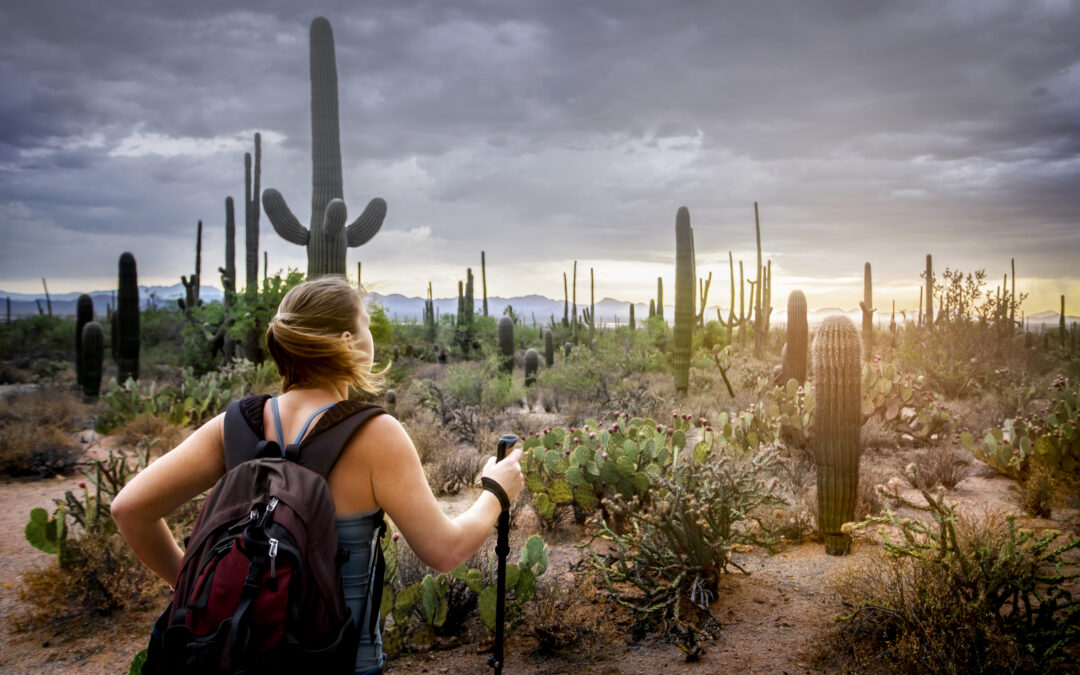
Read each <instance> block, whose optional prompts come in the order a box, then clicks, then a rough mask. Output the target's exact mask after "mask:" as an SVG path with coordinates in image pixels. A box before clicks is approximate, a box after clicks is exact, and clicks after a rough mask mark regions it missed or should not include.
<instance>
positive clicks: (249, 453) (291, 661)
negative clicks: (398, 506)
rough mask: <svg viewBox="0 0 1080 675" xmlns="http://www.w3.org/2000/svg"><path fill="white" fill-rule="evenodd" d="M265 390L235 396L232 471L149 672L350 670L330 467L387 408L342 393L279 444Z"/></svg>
mask: <svg viewBox="0 0 1080 675" xmlns="http://www.w3.org/2000/svg"><path fill="white" fill-rule="evenodd" d="M267 398H268V397H267V396H265V395H264V396H252V397H248V398H245V399H242V400H240V401H234V402H233V403H232V404H231V405H230V406H229V408H228V410H227V411H226V413H225V466H226V472H225V475H224V476H222V477H221V479H220V480H219V481H218V482H217V485H215V486H214V489H213V491H212V492H211V493H210V496H209V497H208V498H207V500H206V503H205V504H204V505H203V508H202V511H201V512H200V513H199V518H198V520H197V521H196V523H195V528H194V530H193V531H192V534H191V537H190V538H189V540H188V542H187V548H186V551H185V553H184V559H183V562H182V563H181V567H180V575H179V577H178V578H177V581H176V591H175V594H174V596H173V601H172V604H171V605H170V606H169V608H168V609H166V611H165V613H164V614H163V615H162V616H161V618H160V619H158V622H157V624H156V625H155V626H154V632H153V635H152V637H151V640H150V646H149V648H148V650H147V661H146V664H145V665H144V666H143V672H144V673H217V672H220V673H279V672H280V673H294V672H302V671H307V672H316V673H352V672H353V667H354V663H355V659H356V645H357V630H356V626H355V624H354V622H353V619H352V616H351V614H350V612H349V609H348V608H347V607H346V605H345V595H344V590H343V586H342V580H341V565H342V564H343V563H344V562H345V560H346V559H347V558H348V551H347V550H345V549H341V548H339V547H338V540H337V524H336V518H335V510H334V502H333V498H332V497H331V495H330V490H329V488H328V487H327V484H326V479H325V477H326V476H327V475H328V474H329V473H330V470H331V469H332V468H333V466H334V463H335V462H336V461H337V459H338V456H339V455H340V454H341V451H342V450H343V449H344V447H345V445H346V444H347V443H348V441H349V439H350V438H351V437H352V435H353V433H355V432H356V430H357V429H359V428H360V426H361V425H363V424H364V423H365V422H367V421H368V420H370V419H371V418H373V417H375V416H377V415H379V414H381V413H383V412H385V411H384V410H383V409H382V408H380V407H378V406H374V405H365V404H359V403H355V402H353V401H341V402H339V403H336V404H334V405H333V406H332V407H330V408H329V409H328V410H326V413H325V414H324V415H323V417H322V418H321V419H320V420H319V422H318V424H316V426H315V428H314V429H312V432H311V433H310V434H309V435H308V436H307V437H305V438H303V440H302V441H301V442H300V443H299V445H296V444H290V445H288V446H286V448H285V449H284V450H282V449H281V447H280V446H279V445H278V444H277V443H275V442H273V441H267V440H264V439H263V420H262V418H263V407H264V405H265V403H266V399H267ZM309 422H310V420H309ZM305 430H306V427H305ZM301 436H303V434H301ZM384 527H385V521H384ZM379 553H381V551H380V552H379ZM379 586H380V590H381V584H380V585H379Z"/></svg>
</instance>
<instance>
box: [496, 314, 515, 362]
mask: <svg viewBox="0 0 1080 675" xmlns="http://www.w3.org/2000/svg"><path fill="white" fill-rule="evenodd" d="M498 337H499V354H500V355H501V356H502V367H503V371H505V372H507V373H509V372H511V371H513V369H514V320H513V319H511V318H510V317H508V316H504V317H501V318H500V319H499V326H498Z"/></svg>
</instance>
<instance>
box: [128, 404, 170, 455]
mask: <svg viewBox="0 0 1080 675" xmlns="http://www.w3.org/2000/svg"><path fill="white" fill-rule="evenodd" d="M115 434H116V436H117V437H118V438H119V441H120V444H121V445H122V446H123V447H126V448H135V447H139V446H140V445H147V446H152V447H153V448H154V450H155V451H156V452H157V453H158V454H161V453H165V452H168V451H169V450H172V449H173V448H175V447H176V446H177V445H179V444H180V442H181V441H182V440H184V432H183V431H182V430H181V429H180V428H179V427H177V426H176V425H175V424H172V423H171V422H169V421H168V420H167V419H164V418H161V417H158V416H157V415H154V414H152V413H148V412H144V413H142V414H140V415H138V416H136V417H134V418H133V419H131V420H129V421H127V422H125V423H124V424H122V425H120V426H119V427H117V428H116V430H115Z"/></svg>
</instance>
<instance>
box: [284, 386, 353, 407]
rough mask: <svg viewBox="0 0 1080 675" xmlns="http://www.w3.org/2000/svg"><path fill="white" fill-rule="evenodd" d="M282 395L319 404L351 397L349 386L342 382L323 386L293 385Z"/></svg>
mask: <svg viewBox="0 0 1080 675" xmlns="http://www.w3.org/2000/svg"><path fill="white" fill-rule="evenodd" d="M282 397H288V398H290V399H296V400H298V401H299V400H302V401H308V402H313V403H317V404H325V403H337V402H338V401H344V400H345V399H347V398H349V386H348V385H346V384H340V385H325V386H322V387H293V388H292V389H290V390H289V391H288V392H286V393H284V394H282Z"/></svg>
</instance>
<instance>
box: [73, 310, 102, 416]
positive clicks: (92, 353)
mask: <svg viewBox="0 0 1080 675" xmlns="http://www.w3.org/2000/svg"><path fill="white" fill-rule="evenodd" d="M79 344H80V347H79V363H78V381H79V387H80V388H81V389H82V392H83V397H85V399H86V401H87V402H92V401H95V400H97V397H98V395H99V394H100V393H101V366H102V362H103V361H104V360H105V329H104V328H102V327H101V324H100V323H98V322H97V321H89V322H87V323H86V325H84V326H83V328H82V336H81V339H80V340H79Z"/></svg>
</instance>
